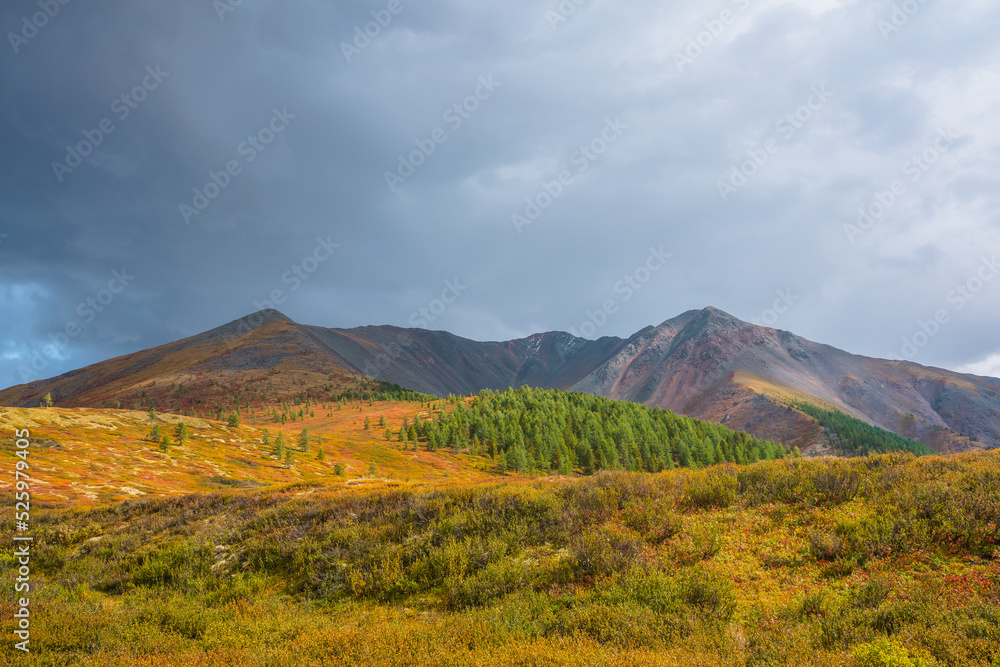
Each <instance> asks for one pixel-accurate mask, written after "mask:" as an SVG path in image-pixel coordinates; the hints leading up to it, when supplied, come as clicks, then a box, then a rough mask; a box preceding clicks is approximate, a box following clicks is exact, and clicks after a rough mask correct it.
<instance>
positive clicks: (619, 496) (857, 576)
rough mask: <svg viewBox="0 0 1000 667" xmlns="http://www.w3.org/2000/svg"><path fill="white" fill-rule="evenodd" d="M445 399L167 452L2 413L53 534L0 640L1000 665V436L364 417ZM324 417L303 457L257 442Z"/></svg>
mask: <svg viewBox="0 0 1000 667" xmlns="http://www.w3.org/2000/svg"><path fill="white" fill-rule="evenodd" d="M428 409H429V406H427V405H424V404H414V403H392V404H388V403H386V404H381V403H378V402H376V403H374V404H370V405H369V404H360V403H355V404H354V405H353V408H347V407H346V406H345V407H344V408H342V409H339V410H338V409H327V410H320V409H317V410H316V411H315V412H316V415H315V416H309V417H306V418H305V419H304V420H303V421H302V422H295V423H287V424H285V425H281V424H280V423H278V424H277V425H275V424H265V423H263V420H259V421H258V424H257V425H256V426H248V425H241V426H237V427H230V426H226V425H224V424H222V423H220V422H215V421H210V420H204V419H200V420H198V419H190V418H185V421H186V422H189V428H190V437H189V439H188V440H187V441H186V442H185V444H183V445H176V444H175V445H174V446H172V447H170V448H169V449H168V450H167V451H166V452H164V451H161V450H160V448H159V447H157V445H156V444H155V443H152V442H150V441H147V440H145V438H146V436H147V435H148V433H147V431H148V429H149V428H150V419H149V416H148V415H146V414H144V413H140V412H134V413H130V412H126V411H114V410H110V411H108V410H92V411H90V410H58V409H53V410H48V411H43V410H16V409H3V410H0V428H2V429H4V433H5V434H6V433H7V432H11V433H12V427H13V426H14V425H16V424H19V425H18V426H17V428H25V427H29V426H28V425H29V423H30V428H31V431H32V438H33V440H34V443H33V450H32V454H31V456H32V459H31V461H32V464H33V469H32V475H33V487H32V494H33V500H34V504H33V505H32V527H33V531H34V532H33V534H34V535H35V540H36V541H35V543H34V545H33V557H32V563H31V567H32V575H31V576H32V582H33V590H32V592H31V614H32V626H31V629H32V635H31V648H32V652H31V653H30V654H22V653H21V652H19V651H15V650H14V648H13V644H14V641H15V640H14V639H13V635H12V630H13V626H12V622H11V616H12V613H13V609H14V605H13V592H12V586H7V587H5V588H6V592H5V594H4V596H2V602H0V606H2V607H3V614H2V618H3V621H2V623H0V631H2V634H3V636H4V637H7V640H6V641H4V642H3V643H2V645H0V661H2V663H3V664H24V665H188V664H190V665H198V666H199V667H206V666H209V665H237V664H238V665H251V666H252V665H261V666H263V665H306V664H309V665H312V664H316V665H441V666H444V665H448V666H454V665H734V666H736V665H739V666H744V665H747V666H749V665H838V666H839V665H858V666H861V667H879V666H886V667H896V666H899V667H906V666H917V665H921V666H923V665H928V666H929V665H942V666H943V665H990V666H997V665H1000V657H998V656H1000V535H998V532H1000V528H998V526H1000V452H985V453H970V454H961V455H952V456H948V457H938V456H924V457H920V458H917V457H915V456H913V455H912V454H906V453H893V454H882V455H871V456H867V457H860V458H853V459H836V458H828V459H801V458H787V459H783V460H765V461H759V462H757V463H754V464H751V465H737V464H734V463H724V464H720V465H715V466H709V467H705V468H702V469H698V470H691V469H680V468H678V469H674V470H668V471H664V472H659V473H654V474H650V473H632V472H624V471H606V472H599V473H597V474H595V475H593V476H587V477H576V478H574V477H570V476H535V477H530V476H521V477H511V476H501V475H499V474H497V473H496V472H495V471H494V470H493V469H492V468H491V466H490V465H489V461H488V460H486V459H480V458H478V457H471V456H469V455H468V454H467V453H460V454H455V453H454V452H450V451H437V452H427V451H423V450H421V451H417V452H414V451H411V450H410V449H409V448H408V447H406V445H405V443H400V442H398V441H395V440H391V441H390V440H386V439H385V438H383V437H381V434H380V433H379V432H378V431H379V429H377V428H373V427H372V426H371V425H370V426H369V428H368V429H366V428H365V427H364V419H365V417H369V418H370V420H369V421H370V422H374V421H375V420H376V419H379V418H380V417H381V416H382V415H385V416H386V419H387V421H388V422H389V425H390V426H392V428H398V426H399V425H400V424H401V422H402V418H403V417H407V418H408V419H411V420H412V418H413V416H419V415H420V414H421V413H422V412H426V411H428ZM331 415H332V416H331ZM426 416H428V415H426V414H425V415H424V416H422V417H421V419H424V418H426ZM157 419H159V420H161V421H164V428H166V424H167V423H170V422H173V421H175V420H176V419H177V417H176V416H172V415H161V416H158V417H157ZM73 420H77V421H76V422H75V423H71V422H73ZM102 420H109V421H107V422H105V423H104V425H103V426H101V425H100V423H101V421H102ZM84 421H86V422H88V423H89V425H86V424H84V423H83V422H84ZM244 421H245V420H244ZM110 422H115V423H110ZM393 424H395V426H393ZM304 426H305V427H308V428H309V429H310V432H311V433H313V434H315V435H318V436H319V437H320V440H319V443H320V444H313V445H311V449H310V452H309V453H308V454H307V453H304V452H298V453H297V454H296V457H295V459H294V461H293V462H292V463H291V465H290V466H288V467H286V466H285V462H284V460H281V461H279V460H278V459H277V458H276V457H275V456H274V452H273V451H272V448H271V447H269V446H264V445H263V444H262V442H261V441H262V439H263V428H268V429H269V434H270V438H271V439H273V438H275V437H276V433H277V432H279V431H287V435H286V436H285V437H286V438H287V439H288V440H289V441H290V442H294V440H293V437H294V436H296V435H297V434H298V433H299V432H300V431H301V429H302V428H303V427H304ZM382 430H384V429H382ZM48 441H51V442H48ZM0 442H3V441H0ZM320 447H322V448H323V449H324V452H325V457H324V458H323V460H320V459H319V458H317V457H318V448H320ZM2 451H3V455H2V460H4V461H6V462H7V465H9V466H11V469H12V468H13V462H14V461H15V460H16V459H15V458H14V457H13V455H12V447H11V445H10V444H9V443H6V442H3V448H2ZM372 461H375V463H376V467H377V469H378V472H377V474H371V473H373V472H374V471H372V470H371V463H372ZM338 463H339V464H341V465H342V466H344V469H343V471H342V473H341V474H338V473H337V472H336V471H335V468H336V466H337V464H338ZM251 482H252V483H251ZM9 486H10V485H9V484H7V487H9ZM125 487H128V489H131V490H123V489H125ZM137 492H138V493H137ZM3 525H4V528H5V530H6V531H7V534H11V533H12V532H13V528H14V526H13V520H12V513H11V512H8V516H6V517H4V521H3ZM10 553H11V550H10V549H5V550H4V551H3V553H2V555H0V571H2V572H3V574H4V581H8V582H10V581H13V578H14V572H15V569H16V563H15V561H14V559H13V558H12V557H11V555H10Z"/></svg>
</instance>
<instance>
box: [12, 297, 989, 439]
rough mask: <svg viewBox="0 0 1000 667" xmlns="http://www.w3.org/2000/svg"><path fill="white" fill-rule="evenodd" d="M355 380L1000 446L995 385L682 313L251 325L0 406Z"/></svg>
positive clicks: (759, 425)
mask: <svg viewBox="0 0 1000 667" xmlns="http://www.w3.org/2000/svg"><path fill="white" fill-rule="evenodd" d="M362 376H369V377H373V378H376V379H379V380H386V381H389V382H393V383H396V384H399V385H402V386H404V387H407V388H409V389H414V390H417V391H421V392H425V393H429V394H436V395H441V396H443V395H447V394H449V393H455V394H467V393H469V392H478V391H479V390H481V389H505V388H507V387H508V386H513V387H518V386H522V385H530V386H538V387H550V388H557V389H568V390H572V391H579V392H586V393H592V394H597V395H600V396H606V397H609V398H614V399H621V400H628V401H635V402H640V403H646V404H648V405H657V406H660V407H663V408H666V409H670V410H674V411H676V412H679V413H682V414H687V415H691V416H694V417H698V418H703V419H708V420H711V421H715V422H721V423H725V424H726V425H727V426H730V427H731V428H734V429H737V430H743V431H747V432H749V433H751V434H752V435H755V436H758V437H761V438H767V439H774V440H780V441H782V442H784V443H786V444H789V445H795V446H799V447H801V448H804V449H807V451H810V452H812V453H822V452H824V451H827V450H826V446H827V438H826V435H825V434H824V433H823V432H822V429H820V427H819V425H818V424H817V423H816V421H815V420H813V419H812V418H810V417H807V416H806V415H804V414H802V413H801V412H799V411H797V410H795V409H793V408H792V407H789V405H790V404H791V403H793V402H794V401H806V402H810V403H814V404H817V405H820V406H822V407H826V408H832V409H837V410H841V411H843V412H845V413H847V414H849V415H851V416H854V417H857V418H859V419H862V420H864V421H866V422H869V423H872V424H875V425H876V426H880V427H882V428H884V429H886V430H889V431H893V432H896V433H899V434H901V435H904V436H907V437H911V438H914V439H918V440H921V441H923V442H924V443H926V444H928V445H929V446H930V447H931V448H932V449H935V450H936V451H942V452H943V451H953V450H964V449H975V448H978V447H987V448H993V447H1000V380H998V379H996V378H982V377H977V376H973V375H965V374H960V373H955V372H952V371H947V370H943V369H937V368H928V367H924V366H920V365H917V364H913V363H907V362H896V361H886V360H880V359H872V358H868V357H862V356H857V355H853V354H850V353H848V352H844V351H842V350H838V349H836V348H833V347H830V346H829V345H823V344H820V343H814V342H812V341H808V340H806V339H804V338H800V337H798V336H795V335H794V334H791V333H789V332H787V331H780V330H776V329H770V328H766V327H759V326H755V325H752V324H748V323H746V322H743V321H741V320H738V319H736V318H734V317H732V316H731V315H728V314H726V313H724V312H722V311H720V310H718V309H715V308H705V309H704V310H698V311H689V312H686V313H683V314H681V315H679V316H677V317H675V318H673V319H670V320H667V321H666V322H664V323H662V324H660V325H659V326H655V327H652V326H651V327H647V328H645V329H643V330H642V331H640V332H638V333H636V334H635V335H633V336H632V337H631V338H629V339H627V340H622V339H620V338H613V337H605V338H601V339H599V340H596V341H590V340H585V339H582V338H576V337H574V336H571V335H570V334H567V333H561V332H550V333H543V334H536V335H534V336H530V337H528V338H524V339H520V340H513V341H506V342H477V341H472V340H469V339H466V338H461V337H459V336H455V335H452V334H449V333H446V332H441V331H427V330H423V329H400V328H397V327H391V326H370V327H360V328H356V329H327V328H323V327H316V326H306V325H300V324H297V323H295V322H293V321H291V320H290V319H288V318H287V317H285V316H284V315H282V314H281V313H278V312H277V311H262V312H260V313H255V314H254V315H251V316H248V317H247V318H244V319H243V320H238V321H236V322H232V323H230V324H227V325H225V326H222V327H219V328H217V329H213V330H212V331H209V332H206V333H204V334H200V335H198V336H194V337H191V338H188V339H185V340H182V341H178V342H176V343H171V344H168V345H163V346H160V347H157V348H153V349H151V350H145V351H142V352H137V353H135V354H131V355H127V356H124V357H119V358H117V359H112V360H109V361H105V362H101V363H99V364H95V365H93V366H90V367H87V368H84V369H81V370H78V371H73V372H71V373H67V374H65V375H62V376H60V377H57V378H52V379H49V380H41V381H38V382H34V383H32V384H29V385H21V386H18V387H12V388H10V389H7V390H5V391H2V392H0V405H10V406H26V405H34V404H37V402H38V400H39V399H40V398H41V397H42V396H43V395H44V394H45V393H49V392H51V393H52V394H53V397H54V398H55V399H56V401H57V404H58V405H62V406H67V407H71V406H81V407H100V406H107V407H115V406H116V405H117V404H118V403H124V404H125V406H126V407H133V406H134V404H135V401H137V400H140V399H142V400H149V398H150V397H151V396H155V397H156V399H157V401H158V403H159V405H160V406H161V409H164V408H165V407H166V408H169V406H170V405H171V404H172V403H176V404H177V405H190V404H191V403H192V402H194V401H197V402H198V403H200V404H204V405H210V404H211V403H212V401H213V400H219V399H220V398H223V397H229V396H230V395H231V394H232V393H234V392H236V393H241V392H243V391H244V387H247V386H249V387H251V388H250V389H248V390H246V392H247V394H246V395H249V396H253V397H254V399H255V400H257V399H262V400H267V398H268V392H270V394H271V397H272V398H274V397H276V396H280V395H282V394H283V393H285V394H287V393H289V392H294V391H297V390H300V388H307V387H308V388H323V389H324V390H332V389H333V388H334V387H336V388H338V389H343V388H345V387H351V386H357V385H358V384H359V383H362V382H364V378H363V377H362ZM254 383H256V384H254ZM213 392H214V393H213ZM237 400H239V399H237ZM130 401H131V403H130ZM184 401H187V403H185V402H184Z"/></svg>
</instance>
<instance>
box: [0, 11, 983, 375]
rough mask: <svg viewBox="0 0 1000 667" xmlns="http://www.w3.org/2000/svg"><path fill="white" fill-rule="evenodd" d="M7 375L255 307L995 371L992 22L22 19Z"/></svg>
mask: <svg viewBox="0 0 1000 667" xmlns="http://www.w3.org/2000/svg"><path fill="white" fill-rule="evenodd" d="M0 31H2V33H3V35H4V40H3V43H2V44H0V91H2V93H3V94H2V95H0V147H2V149H0V387H6V386H10V385H15V384H20V383H22V382H26V381H34V380H38V379H42V378H46V377H51V376H55V375H58V374H61V373H64V372H67V371H70V370H73V369H76V368H80V367H83V366H85V365H87V364H91V363H94V362H97V361H101V360H104V359H108V358H112V357H116V356H119V355H122V354H127V353H130V352H134V351H137V350H141V349H145V348H149V347H153V346H155V345H159V344H163V343H166V342H170V341H174V340H178V339H180V338H184V337H187V336H191V335H195V334H198V333H200V332H203V331H206V330H208V329H211V328H214V327H216V326H219V325H222V324H224V323H226V322H229V321H232V320H235V319H237V318H240V317H242V316H245V315H247V314H249V313H251V312H253V311H256V310H258V309H260V308H263V307H271V306H273V307H276V308H277V309H278V310H280V311H282V312H283V313H285V314H286V315H287V316H289V317H291V318H292V319H294V320H296V321H298V322H302V323H304V324H313V325H321V326H328V327H356V326H363V325H380V324H390V325H396V326H401V327H426V328H431V329H436V330H446V331H450V332H452V333H455V334H457V335H461V336H465V337H468V338H473V339H476V340H507V339H510V338H517V337H523V336H528V335H530V334H532V333H537V332H542V331H557V330H558V331H570V332H573V333H577V334H579V335H582V336H584V337H587V338H597V337H600V336H620V337H627V336H629V335H631V334H632V333H634V332H636V331H638V330H639V329H641V328H643V327H645V326H647V325H656V324H659V323H661V322H663V321H665V320H667V319H669V318H672V317H674V316H676V315H678V314H680V313H682V312H684V311H687V310H690V309H695V308H699V309H700V308H703V307H705V306H714V307H717V308H720V309H722V310H725V311H727V312H729V313H731V314H732V315H734V316H736V317H739V318H741V319H744V320H747V321H753V322H755V323H760V324H763V325H768V326H773V327H775V328H779V329H785V330H789V331H792V332H794V333H796V334H798V335H801V336H804V337H806V338H808V339H810V340H815V341H819V342H823V343H828V344H830V345H833V346H835V347H839V348H841V349H845V350H848V351H850V352H853V353H857V354H863V355H868V356H873V357H881V358H894V359H909V360H912V361H915V362H917V363H921V364H925V365H931V366H940V367H944V368H949V369H954V370H962V371H966V372H975V373H978V374H983V375H992V376H1000V336H998V331H1000V265H998V264H997V258H998V254H1000V212H998V211H1000V208H998V203H1000V202H998V200H1000V41H998V40H997V39H996V35H997V34H998V32H1000V5H998V4H997V3H996V2H990V1H987V0H964V1H959V2H952V3H943V2H936V1H932V0H925V1H920V0H907V1H906V2H898V1H897V2H892V1H885V0H876V1H872V2H856V1H853V0H717V1H712V2H704V1H702V2H695V1H686V0H684V1H679V2H670V3H663V2H653V1H648V2H647V1H644V0H636V1H633V2H628V3H622V2H611V1H610V0H562V1H560V0H507V1H506V2H504V3H484V2H471V1H468V0H462V1H459V0H454V1H451V2H448V1H444V2H424V1H423V0H375V1H372V2H336V3H335V2H320V1H318V0H284V1H282V2H277V1H269V0H174V1H172V2H170V3H164V2H150V1H146V0H130V1H129V2H122V1H120V2H110V1H102V0H87V2H83V1H82V0H11V1H10V2H5V3H3V6H2V8H0Z"/></svg>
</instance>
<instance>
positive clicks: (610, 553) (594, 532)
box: [569, 526, 642, 578]
mask: <svg viewBox="0 0 1000 667" xmlns="http://www.w3.org/2000/svg"><path fill="white" fill-rule="evenodd" d="M641 549H642V540H641V539H640V537H639V535H638V534H637V533H636V532H635V531H633V530H629V529H628V528H618V527H616V526H599V527H596V528H588V529H587V530H585V531H584V532H583V533H582V534H580V535H579V536H578V537H577V538H576V539H574V540H573V541H572V542H571V543H570V547H569V552H570V555H571V556H572V557H573V559H574V560H575V561H576V566H577V574H578V576H579V577H582V578H593V577H598V576H600V575H603V574H611V573H614V572H622V571H624V570H626V569H628V568H629V567H631V566H632V564H633V563H635V561H636V559H637V558H638V556H639V554H640V553H641Z"/></svg>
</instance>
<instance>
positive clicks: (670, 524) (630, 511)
mask: <svg viewBox="0 0 1000 667" xmlns="http://www.w3.org/2000/svg"><path fill="white" fill-rule="evenodd" d="M622 523H624V524H625V525H626V526H628V527H629V528H631V529H632V530H634V531H636V532H637V533H639V534H640V535H642V536H643V537H645V538H646V540H648V541H649V542H652V543H653V544H662V543H663V542H666V541H667V540H669V539H670V538H672V537H674V536H675V535H677V534H678V533H680V532H681V530H682V529H683V527H684V519H683V518H682V517H681V516H680V515H679V514H677V513H676V512H674V511H673V509H671V508H670V507H668V506H666V504H665V503H662V502H654V503H642V504H639V505H632V506H631V507H627V508H626V509H625V510H624V511H623V512H622Z"/></svg>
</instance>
